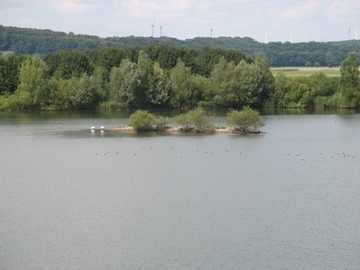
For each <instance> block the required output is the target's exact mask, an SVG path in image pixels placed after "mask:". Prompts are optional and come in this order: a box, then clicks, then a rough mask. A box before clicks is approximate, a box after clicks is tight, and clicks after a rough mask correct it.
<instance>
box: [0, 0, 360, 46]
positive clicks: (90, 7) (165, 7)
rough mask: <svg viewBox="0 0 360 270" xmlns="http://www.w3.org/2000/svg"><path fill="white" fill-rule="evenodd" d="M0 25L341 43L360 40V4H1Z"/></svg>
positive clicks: (301, 0) (24, 0)
mask: <svg viewBox="0 0 360 270" xmlns="http://www.w3.org/2000/svg"><path fill="white" fill-rule="evenodd" d="M0 25H3V26H16V27H25V28H36V29H50V30H54V31H61V32H65V33H69V32H73V33H75V34H86V35H96V36H99V37H114V36H117V37H126V36H143V37H149V36H152V35H153V36H154V37H159V36H160V34H161V35H162V36H167V37H173V38H177V39H181V40H185V39H191V38H194V37H214V38H215V37H221V36H225V37H251V38H253V39H255V40H257V41H259V42H278V41H281V42H287V41H290V42H292V43H296V42H310V41H317V42H322V41H323V42H327V41H342V40H348V39H349V30H350V38H351V39H356V38H357V39H360V0H220V1H215V0H168V1H165V0H123V1H122V0H0ZM152 25H154V27H152ZM161 26H162V28H161Z"/></svg>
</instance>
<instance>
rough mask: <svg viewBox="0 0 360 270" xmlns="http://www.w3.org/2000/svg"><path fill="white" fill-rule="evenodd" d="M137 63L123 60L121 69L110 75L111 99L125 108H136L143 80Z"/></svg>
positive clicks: (118, 68)
mask: <svg viewBox="0 0 360 270" xmlns="http://www.w3.org/2000/svg"><path fill="white" fill-rule="evenodd" d="M140 78H141V77H140V74H139V71H138V69H137V66H136V64H135V63H133V62H131V61H130V60H127V59H126V60H123V61H122V62H121V65H120V67H115V68H113V69H112V70H111V73H110V97H111V98H110V99H111V100H113V101H116V102H119V103H120V104H122V106H124V107H136V106H137V105H138V103H137V98H138V94H139V92H140V90H139V89H140V87H141V79H140Z"/></svg>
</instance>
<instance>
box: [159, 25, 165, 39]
mask: <svg viewBox="0 0 360 270" xmlns="http://www.w3.org/2000/svg"><path fill="white" fill-rule="evenodd" d="M164 25H165V24H160V37H161V35H162V28H163V26H164Z"/></svg>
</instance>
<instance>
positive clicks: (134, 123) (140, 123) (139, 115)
mask: <svg viewBox="0 0 360 270" xmlns="http://www.w3.org/2000/svg"><path fill="white" fill-rule="evenodd" d="M155 121H156V116H155V115H153V114H152V113H149V112H148V111H145V110H136V111H135V112H134V113H133V114H131V115H130V118H129V123H128V124H129V126H131V127H133V128H134V129H135V130H138V131H145V130H151V129H152V126H153V125H154V124H155Z"/></svg>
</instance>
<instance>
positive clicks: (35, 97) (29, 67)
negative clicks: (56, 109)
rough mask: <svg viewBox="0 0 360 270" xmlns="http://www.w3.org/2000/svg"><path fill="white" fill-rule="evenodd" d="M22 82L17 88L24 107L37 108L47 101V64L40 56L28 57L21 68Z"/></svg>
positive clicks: (20, 77) (20, 76)
mask: <svg viewBox="0 0 360 270" xmlns="http://www.w3.org/2000/svg"><path fill="white" fill-rule="evenodd" d="M19 79H20V84H19V86H18V89H17V90H16V94H17V96H18V97H19V102H20V104H21V106H22V108H23V109H26V108H37V109H40V108H41V106H42V105H43V104H44V103H45V102H46V100H45V96H46V95H45V91H46V89H47V88H46V84H47V72H46V64H45V62H44V61H42V60H41V59H40V58H39V57H38V56H30V57H28V58H27V59H26V60H25V61H24V62H23V64H22V65H21V68H20V73H19Z"/></svg>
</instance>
